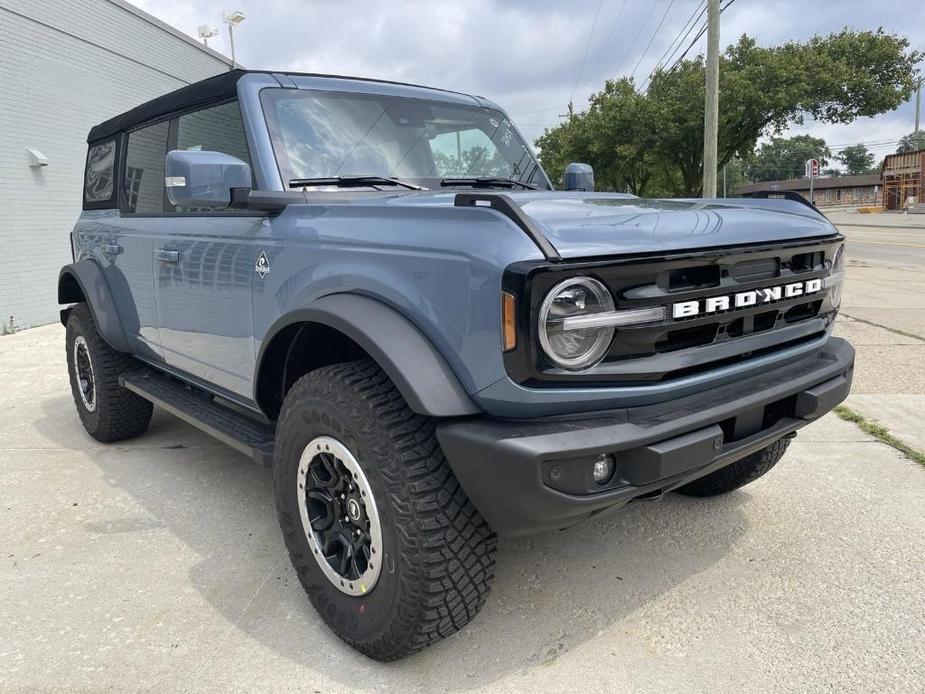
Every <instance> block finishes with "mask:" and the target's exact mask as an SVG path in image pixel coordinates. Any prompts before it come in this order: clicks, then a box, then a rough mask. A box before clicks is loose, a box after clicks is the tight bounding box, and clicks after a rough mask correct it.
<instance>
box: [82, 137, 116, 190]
mask: <svg viewBox="0 0 925 694" xmlns="http://www.w3.org/2000/svg"><path fill="white" fill-rule="evenodd" d="M115 166H116V141H115V140H109V141H108V142H101V143H99V144H97V145H93V146H92V147H90V150H89V151H88V152H87V170H86V171H85V172H84V202H89V203H102V202H107V201H109V200H112V192H113V188H114V185H113V180H114V177H113V174H114V172H115Z"/></svg>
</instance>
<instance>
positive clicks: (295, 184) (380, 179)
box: [289, 176, 427, 190]
mask: <svg viewBox="0 0 925 694" xmlns="http://www.w3.org/2000/svg"><path fill="white" fill-rule="evenodd" d="M310 186H338V187H340V188H366V187H372V188H375V187H376V186H401V187H402V188H408V189H409V190H427V188H425V187H424V186H418V185H415V184H414V183H408V182H407V181H402V180H401V179H398V178H390V177H388V176H328V177H326V178H293V179H292V180H291V181H289V187H290V188H306V187H310Z"/></svg>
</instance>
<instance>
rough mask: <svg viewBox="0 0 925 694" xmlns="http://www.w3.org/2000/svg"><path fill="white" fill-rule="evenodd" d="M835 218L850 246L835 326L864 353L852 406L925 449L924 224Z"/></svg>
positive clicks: (885, 217)
mask: <svg viewBox="0 0 925 694" xmlns="http://www.w3.org/2000/svg"><path fill="white" fill-rule="evenodd" d="M828 216H829V218H830V219H831V220H832V221H833V222H834V223H835V224H836V225H837V226H838V227H839V229H840V230H841V231H842V232H843V233H844V234H845V236H846V237H847V243H848V252H847V258H848V267H847V281H846V285H845V293H844V298H843V300H842V307H841V313H840V317H839V323H838V326H837V327H836V334H839V335H841V336H843V337H847V338H848V339H849V340H850V341H851V342H852V343H853V344H854V346H855V349H856V350H857V370H856V372H855V382H854V387H853V389H852V393H851V396H850V398H849V399H848V403H847V404H848V405H849V407H851V408H852V409H854V410H855V411H857V412H859V413H860V414H862V415H864V416H865V417H867V418H868V419H872V420H874V421H876V422H878V423H880V424H883V425H884V426H886V427H887V428H889V429H890V431H891V432H892V433H893V434H894V435H896V436H898V437H899V438H900V439H902V440H903V441H904V442H905V443H907V444H909V445H911V446H913V447H914V448H917V449H918V450H920V451H925V424H923V422H922V413H923V412H925V219H922V216H921V215H904V214H873V215H860V214H855V213H850V212H830V213H829V215H828ZM860 225H863V226H860Z"/></svg>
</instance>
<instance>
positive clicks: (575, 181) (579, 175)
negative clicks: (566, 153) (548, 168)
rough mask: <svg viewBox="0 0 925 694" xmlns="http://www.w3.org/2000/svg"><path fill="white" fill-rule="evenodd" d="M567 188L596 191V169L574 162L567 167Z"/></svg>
mask: <svg viewBox="0 0 925 694" xmlns="http://www.w3.org/2000/svg"><path fill="white" fill-rule="evenodd" d="M565 189H566V190H586V191H589V192H592V193H593V192H594V169H592V168H591V166H590V165H589V164H579V163H578V162H574V163H572V164H569V165H568V166H566V167H565Z"/></svg>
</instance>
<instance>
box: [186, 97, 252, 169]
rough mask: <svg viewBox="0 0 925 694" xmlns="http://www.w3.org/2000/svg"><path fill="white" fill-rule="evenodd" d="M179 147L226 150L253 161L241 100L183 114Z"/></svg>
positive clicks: (241, 158) (223, 151)
mask: <svg viewBox="0 0 925 694" xmlns="http://www.w3.org/2000/svg"><path fill="white" fill-rule="evenodd" d="M176 149H193V150H203V151H206V152H222V153H223V154H230V155H231V156H233V157H237V158H238V159H240V160H241V161H244V162H247V163H248V164H250V163H251V158H250V154H249V153H248V151H247V138H246V137H245V136H244V121H243V120H242V119H241V107H240V106H238V102H237V101H231V102H229V103H227V104H222V105H221V106H213V107H212V108H204V109H202V110H201V111H194V112H193V113H187V114H185V115H182V116H180V118H179V123H178V125H177V145H176Z"/></svg>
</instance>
